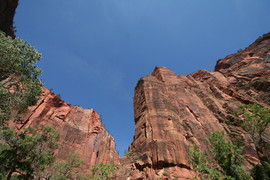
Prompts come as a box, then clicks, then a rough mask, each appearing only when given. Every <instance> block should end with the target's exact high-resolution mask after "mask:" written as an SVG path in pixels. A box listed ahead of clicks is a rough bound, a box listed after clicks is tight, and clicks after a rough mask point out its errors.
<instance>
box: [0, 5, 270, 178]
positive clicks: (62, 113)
mask: <svg viewBox="0 0 270 180" xmlns="http://www.w3.org/2000/svg"><path fill="white" fill-rule="evenodd" d="M17 3H18V1H17V0H11V1H8V0H1V1H0V29H1V30H3V31H5V32H6V33H7V34H8V35H10V36H11V37H13V38H14V37H15V35H14V30H13V25H12V23H13V17H14V12H15V9H16V7H17ZM43 90H44V93H43V94H42V96H41V99H40V101H39V102H38V103H37V105H36V106H33V107H30V108H29V110H28V112H27V113H26V114H24V115H23V116H22V117H21V119H22V121H21V122H17V123H16V124H12V126H13V127H14V128H17V129H18V130H20V129H22V128H25V127H28V126H36V125H49V126H53V127H54V128H55V129H56V130H58V131H59V133H60V142H59V143H60V148H59V149H58V150H57V152H56V156H57V157H58V158H59V159H65V158H66V157H67V155H68V154H69V153H77V154H78V155H80V157H81V158H82V159H83V160H84V162H85V163H84V165H83V167H82V171H83V172H85V173H86V174H88V173H89V172H90V168H91V167H92V166H93V165H94V164H98V163H101V162H103V163H111V162H113V163H115V164H116V165H117V166H118V171H117V172H116V173H115V175H114V179H157V178H160V179H180V180H181V179H191V178H193V177H194V176H196V175H198V174H197V173H196V172H195V171H194V170H193V166H192V165H191V164H190V163H189V162H188V148H189V147H190V146H193V145H194V144H197V145H198V147H199V148H200V149H201V150H202V151H206V152H209V149H210V148H211V147H210V146H211V145H210V144H209V143H207V141H206V140H207V139H208V137H209V135H210V134H212V133H213V132H215V131H224V132H226V134H227V135H230V136H238V137H241V138H243V139H244V146H243V147H244V153H245V161H244V168H245V170H246V171H249V170H250V169H251V168H252V167H253V166H254V165H256V164H260V159H262V158H263V157H264V156H267V155H269V152H259V151H258V148H257V147H256V144H255V142H254V140H253V138H252V137H251V135H250V134H248V133H247V132H245V131H244V130H243V129H242V128H241V127H237V126H232V125H228V123H226V122H227V121H234V117H233V116H232V115H231V113H232V112H233V111H234V110H235V109H236V108H237V107H238V106H239V105H241V104H251V103H257V104H260V105H262V106H264V107H269V106H270V33H268V34H265V35H263V36H262V37H260V38H259V39H257V40H256V41H255V42H254V43H253V44H251V45H250V46H249V47H248V48H246V49H245V50H242V51H239V52H238V53H235V54H232V55H229V56H227V57H225V58H224V59H221V60H219V61H218V62H217V64H216V67H215V70H214V71H207V70H200V71H197V72H195V73H193V74H190V75H187V76H183V75H176V74H175V73H174V72H173V71H171V70H169V69H168V68H165V67H156V68H155V69H154V71H153V73H152V75H147V76H145V77H143V78H141V79H140V80H139V82H138V84H137V86H136V88H135V95H134V116H135V117H134V120H135V135H134V140H133V142H132V144H131V145H130V148H129V152H128V154H127V155H126V156H124V157H123V158H122V159H121V160H120V159H119V155H118V153H117V152H116V150H115V144H114V139H113V137H112V136H110V135H109V134H108V132H107V131H106V130H105V129H104V126H103V125H102V124H101V120H100V116H99V114H98V113H97V112H96V111H95V110H93V109H83V108H81V107H78V106H72V105H71V104H69V103H67V102H64V101H62V100H61V99H60V98H59V97H58V96H57V95H55V94H54V93H52V92H51V91H49V90H48V89H46V88H43ZM269 135H270V134H269V132H268V134H267V135H266V136H265V137H264V138H265V141H268V142H269ZM269 143H270V142H269ZM211 156H213V155H212V154H211V153H210V152H209V157H211ZM165 172H166V173H165Z"/></svg>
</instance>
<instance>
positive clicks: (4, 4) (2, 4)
mask: <svg viewBox="0 0 270 180" xmlns="http://www.w3.org/2000/svg"><path fill="white" fill-rule="evenodd" d="M18 2H19V0H0V30H1V31H3V32H5V33H6V34H7V35H8V36H10V37H12V38H15V37H16V36H15V34H14V28H13V18H14V15H15V11H16V8H17V6H18Z"/></svg>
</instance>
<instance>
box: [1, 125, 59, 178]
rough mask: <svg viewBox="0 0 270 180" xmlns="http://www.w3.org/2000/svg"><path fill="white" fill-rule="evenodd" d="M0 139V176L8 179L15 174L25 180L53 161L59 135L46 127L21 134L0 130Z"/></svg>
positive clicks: (29, 129) (30, 129)
mask: <svg viewBox="0 0 270 180" xmlns="http://www.w3.org/2000/svg"><path fill="white" fill-rule="evenodd" d="M0 139H1V144H0V174H2V176H4V177H6V179H10V178H11V177H12V175H13V173H15V172H16V176H18V177H19V178H25V179H27V178H30V177H32V176H33V174H34V173H35V172H36V171H41V170H44V169H45V167H46V166H47V165H49V164H51V163H52V162H53V161H54V159H55V158H54V156H53V151H54V150H55V149H56V148H57V147H58V145H57V141H58V139H59V134H58V133H57V132H56V131H55V130H54V129H53V128H51V127H47V126H46V127H40V128H35V129H33V128H27V129H25V130H23V131H21V132H15V131H14V130H13V129H10V128H2V129H1V132H0Z"/></svg>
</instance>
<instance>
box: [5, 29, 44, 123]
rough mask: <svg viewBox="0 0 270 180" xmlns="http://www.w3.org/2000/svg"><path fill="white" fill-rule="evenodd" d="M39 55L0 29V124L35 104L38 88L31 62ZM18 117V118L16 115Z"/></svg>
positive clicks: (38, 71)
mask: <svg viewBox="0 0 270 180" xmlns="http://www.w3.org/2000/svg"><path fill="white" fill-rule="evenodd" d="M40 57H41V55H40V54H39V53H38V52H37V51H36V50H35V48H33V47H32V46H30V45H29V44H28V43H26V42H25V41H23V40H21V39H11V38H10V37H6V36H5V34H4V33H3V32H0V99H1V101H0V124H1V125H4V124H5V123H6V121H7V120H9V119H11V118H15V119H16V118H17V117H18V114H19V113H22V112H23V111H24V110H25V109H26V108H27V107H28V106H31V105H35V104H36V103H37V100H38V98H39V95H40V93H41V92H42V90H41V86H42V83H41V80H40V79H39V78H38V75H39V74H40V73H41V70H40V69H39V68H37V67H36V65H35V63H36V62H37V61H38V60H39V59H40ZM17 120H18V119H17Z"/></svg>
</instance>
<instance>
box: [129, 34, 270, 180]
mask: <svg viewBox="0 0 270 180" xmlns="http://www.w3.org/2000/svg"><path fill="white" fill-rule="evenodd" d="M269 50H270V34H266V35H264V36H263V37H260V38H259V39H258V40H256V41H255V42H254V43H253V44H252V45H250V46H249V47H248V48H246V49H245V50H243V51H241V52H238V53H236V54H232V55H230V56H227V57H226V58H225V59H222V60H219V61H218V62H217V65H216V68H215V71H206V70H200V71H198V72H195V73H193V74H190V75H187V76H183V75H176V74H175V73H174V72H173V71H171V70H169V69H167V68H165V67H156V68H155V70H154V71H153V73H152V75H147V76H145V77H143V78H141V79H140V80H139V82H138V84H137V86H136V89H135V96H134V114H135V117H134V118H135V136H134V140H133V142H132V144H131V146H130V149H129V151H130V152H132V153H133V154H136V155H134V158H133V161H131V163H133V167H132V168H131V172H135V171H138V172H140V173H137V174H140V175H139V176H134V175H133V174H132V173H130V174H128V175H129V176H130V177H131V179H155V178H163V179H166V178H167V179H168V178H169V179H170V178H176V179H191V178H192V177H194V175H196V173H195V172H194V171H193V167H192V165H190V164H189V162H188V156H187V152H188V147H189V146H192V145H194V144H197V145H199V148H200V149H201V150H203V151H207V150H209V148H210V147H209V146H210V145H209V143H207V142H206V141H205V140H206V139H208V137H209V135H210V134H211V133H213V132H215V131H225V132H226V133H227V134H228V135H233V136H240V137H242V138H243V139H244V142H245V145H244V152H245V154H246V159H245V169H246V170H250V169H251V168H252V167H253V166H254V165H255V164H258V163H260V160H259V156H258V155H259V154H260V153H259V152H257V150H256V147H255V144H254V142H253V140H252V138H251V136H250V135H249V134H248V133H246V132H245V131H244V130H243V129H242V128H240V127H236V126H229V125H227V124H226V123H225V121H226V120H233V118H232V116H231V112H232V111H233V110H235V108H236V107H238V106H239V105H240V104H242V103H246V104H247V103H258V104H261V105H263V106H266V107H269V105H270V96H269V95H270V94H269V92H270V51H269ZM164 171H166V172H167V173H164ZM164 174H168V176H166V177H165V176H164ZM128 175H127V176H128Z"/></svg>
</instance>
